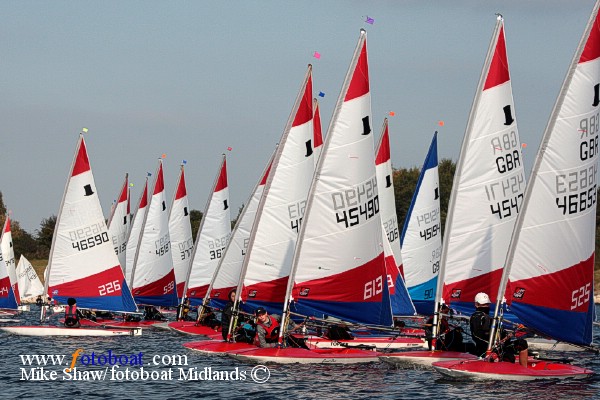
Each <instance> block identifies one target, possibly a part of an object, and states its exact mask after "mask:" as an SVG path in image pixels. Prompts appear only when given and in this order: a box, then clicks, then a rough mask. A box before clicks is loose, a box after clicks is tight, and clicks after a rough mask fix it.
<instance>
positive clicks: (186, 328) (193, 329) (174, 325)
mask: <svg viewBox="0 0 600 400" xmlns="http://www.w3.org/2000/svg"><path fill="white" fill-rule="evenodd" d="M169 328H171V329H173V330H175V331H177V332H181V333H187V334H188V335H203V336H209V337H213V336H217V337H221V327H219V329H218V330H215V329H214V328H211V327H209V326H204V325H198V326H196V323H195V322H194V321H175V322H171V323H169Z"/></svg>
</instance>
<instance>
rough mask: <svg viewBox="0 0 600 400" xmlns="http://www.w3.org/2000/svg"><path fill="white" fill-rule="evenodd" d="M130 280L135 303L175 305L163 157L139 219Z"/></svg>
mask: <svg viewBox="0 0 600 400" xmlns="http://www.w3.org/2000/svg"><path fill="white" fill-rule="evenodd" d="M138 211H139V210H138ZM131 282H132V284H131V286H132V288H133V289H132V290H131V292H132V293H133V296H134V298H135V301H136V302H137V303H139V304H144V305H153V306H165V307H170V306H171V307H172V306H176V305H177V293H176V288H175V272H174V270H173V259H172V258H171V240H170V236H169V215H168V211H167V203H166V196H165V183H164V176H163V163H162V158H161V159H159V160H158V167H157V169H156V174H155V181H154V190H153V191H152V197H151V199H150V204H149V205H148V211H147V212H146V215H145V218H144V222H143V223H142V227H141V233H140V240H139V244H138V246H137V249H136V254H135V259H134V262H133V270H132V271H131Z"/></svg>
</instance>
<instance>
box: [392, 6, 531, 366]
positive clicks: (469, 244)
mask: <svg viewBox="0 0 600 400" xmlns="http://www.w3.org/2000/svg"><path fill="white" fill-rule="evenodd" d="M513 113H514V102H513V96H512V87H511V81H510V73H509V69H508V58H507V55H506V42H505V37H504V20H503V18H502V17H501V16H498V18H497V20H496V25H495V28H494V32H493V34H492V38H491V41H490V45H489V48H488V52H487V56H486V60H485V63H484V66H483V70H482V73H481V77H480V79H479V85H478V88H477V92H476V95H475V100H474V101H473V105H472V108H471V113H470V115H469V120H468V122H467V128H466V131H465V136H464V138H463V143H462V147H461V152H460V156H459V161H458V164H457V167H456V172H455V175H454V182H453V187H452V194H451V197H450V202H449V205H448V217H447V219H446V228H445V229H446V230H445V234H444V240H443V246H442V252H441V260H440V263H439V264H436V263H433V264H432V265H431V267H432V268H433V269H435V268H436V267H438V266H439V276H438V278H437V289H435V306H434V308H433V309H430V310H429V312H428V314H430V315H431V314H434V313H435V310H437V309H438V307H439V304H441V303H446V304H448V303H449V305H450V306H451V307H452V308H454V309H458V310H459V311H461V312H462V313H464V314H467V315H470V314H471V313H472V312H473V311H474V310H473V299H474V297H475V294H476V293H478V292H486V293H490V295H493V293H494V292H492V290H491V289H492V288H496V287H497V286H498V284H499V282H500V275H501V273H502V267H503V265H504V258H505V256H506V251H507V249H508V243H509V241H510V235H511V233H512V229H513V226H514V223H515V221H516V216H517V213H518V212H519V211H520V208H521V204H522V198H523V194H522V193H523V190H524V188H525V178H524V171H523V164H522V162H521V160H522V156H521V142H520V140H519V135H518V131H517V126H516V119H515V117H514V114H513ZM434 139H435V138H434ZM430 152H431V150H430ZM423 169H424V170H425V169H426V167H425V166H424V167H423ZM429 215H430V216H431V217H430V219H434V217H433V215H432V214H429ZM411 218H412V217H411ZM437 218H438V222H437V223H434V226H433V227H432V229H431V235H430V236H431V238H432V239H433V238H434V237H435V236H439V235H440V233H441V232H440V229H439V216H438V217H437ZM424 234H425V237H428V236H429V234H428V232H427V231H424ZM407 240H408V239H407ZM431 256H432V257H435V256H437V250H436V249H434V250H432V254H431ZM432 259H433V258H432ZM429 282H430V283H431V280H430V281H429ZM428 290H431V289H428ZM417 293H419V290H417ZM428 293H431V292H428ZM423 294H424V295H425V296H427V294H426V293H423ZM428 298H429V296H428ZM423 300H425V299H423ZM419 304H423V303H421V302H419ZM430 304H431V303H430ZM438 319H439V316H438V315H437V313H435V314H434V320H433V321H434V327H433V336H434V338H435V337H436V336H437V333H438V332H437V331H438ZM420 357H423V359H422V360H419V358H420ZM446 357H447V359H453V360H454V359H464V358H468V359H471V358H476V357H471V356H469V355H461V356H457V352H456V351H452V352H447V351H439V350H437V351H434V352H433V353H431V352H430V351H423V352H409V353H398V354H393V355H390V356H386V358H385V360H386V361H389V362H402V363H405V362H407V360H408V362H413V361H415V360H417V362H418V363H419V364H428V363H430V362H431V361H436V360H438V359H444V358H446Z"/></svg>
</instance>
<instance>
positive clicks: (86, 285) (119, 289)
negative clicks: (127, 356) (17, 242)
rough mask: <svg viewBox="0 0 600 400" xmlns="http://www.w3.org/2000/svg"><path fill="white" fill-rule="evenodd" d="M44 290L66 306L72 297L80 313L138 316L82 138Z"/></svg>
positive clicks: (59, 215)
mask: <svg viewBox="0 0 600 400" xmlns="http://www.w3.org/2000/svg"><path fill="white" fill-rule="evenodd" d="M45 285H46V286H45V288H47V293H48V295H49V296H51V297H52V298H53V299H54V300H56V301H59V302H60V303H62V304H65V303H66V302H67V299H68V298H70V297H74V298H76V299H77V305H78V306H79V307H81V308H93V309H98V310H110V311H127V312H131V311H135V310H136V306H135V303H134V302H133V298H132V297H131V293H130V291H129V288H128V287H127V284H126V283H125V277H124V275H123V270H122V269H121V266H120V265H119V259H118V258H117V255H116V254H115V252H114V250H113V247H112V243H111V242H110V238H109V236H108V229H107V227H106V222H105V220H104V215H103V213H102V207H101V206H100V200H99V199H98V193H97V190H96V185H95V182H94V176H93V174H92V169H91V166H90V162H89V159H88V155H87V150H86V146H85V141H84V139H83V135H80V136H79V141H78V143H77V149H76V151H75V158H74V160H73V164H72V168H71V173H70V175H69V178H68V180H67V185H66V188H65V193H64V196H63V201H62V203H61V206H60V209H59V212H58V215H57V218H56V225H55V228H54V236H53V241H52V247H51V249H50V257H49V260H48V267H47V268H46V278H45Z"/></svg>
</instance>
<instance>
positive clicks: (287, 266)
mask: <svg viewBox="0 0 600 400" xmlns="http://www.w3.org/2000/svg"><path fill="white" fill-rule="evenodd" d="M312 106H313V97H312V66H311V65H309V66H308V70H307V72H306V75H305V77H304V80H303V81H302V85H301V87H300V91H299V93H298V96H297V97H296V101H295V103H294V106H293V109H292V112H291V113H290V117H289V119H288V121H287V124H286V127H285V129H284V132H283V134H282V136H281V139H280V141H279V146H278V147H277V150H276V152H275V157H274V159H273V165H272V167H271V172H270V174H269V177H268V178H267V183H266V185H265V189H264V192H263V197H262V199H261V202H260V204H259V206H258V214H257V217H256V222H255V224H254V227H253V229H252V233H251V235H250V242H249V244H248V254H247V255H246V258H245V259H244V267H243V277H242V278H243V286H244V288H243V290H242V299H243V300H244V301H245V303H246V305H247V306H248V307H250V308H251V309H253V308H255V307H258V306H263V307H266V308H267V310H269V311H271V312H278V313H281V310H282V309H283V301H284V299H285V292H286V288H287V280H288V277H289V274H290V270H291V268H292V258H293V255H294V248H295V245H296V240H297V239H298V232H299V230H300V227H301V225H302V221H303V217H304V210H305V208H306V196H307V194H308V189H309V187H310V183H311V181H312V177H313V173H314V169H315V165H314V159H313V157H314V147H313V140H314V136H313V108H312Z"/></svg>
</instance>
